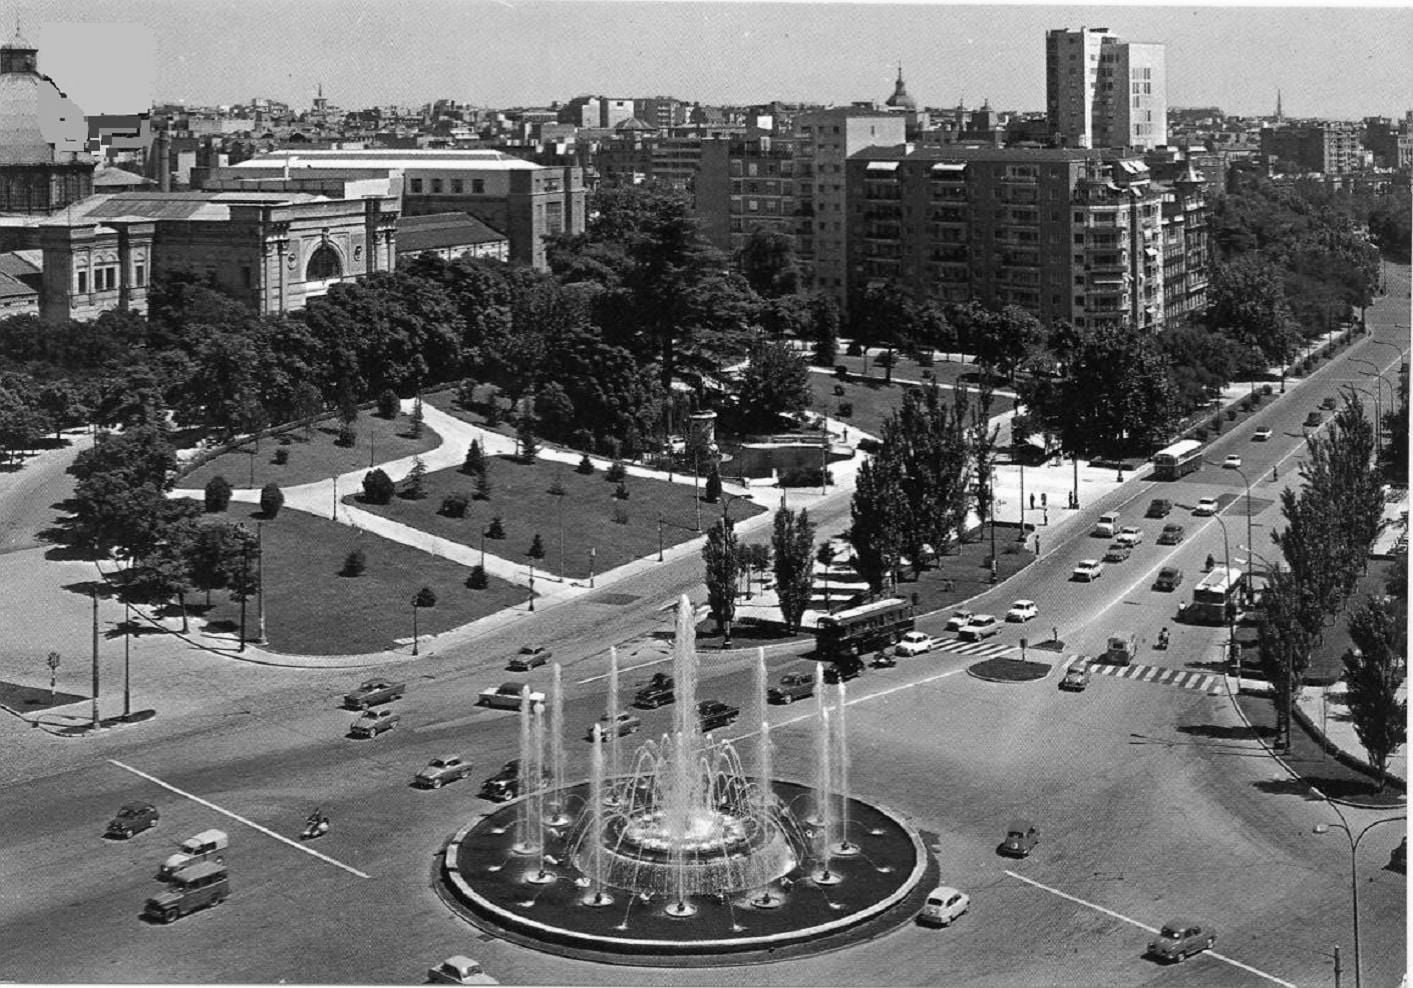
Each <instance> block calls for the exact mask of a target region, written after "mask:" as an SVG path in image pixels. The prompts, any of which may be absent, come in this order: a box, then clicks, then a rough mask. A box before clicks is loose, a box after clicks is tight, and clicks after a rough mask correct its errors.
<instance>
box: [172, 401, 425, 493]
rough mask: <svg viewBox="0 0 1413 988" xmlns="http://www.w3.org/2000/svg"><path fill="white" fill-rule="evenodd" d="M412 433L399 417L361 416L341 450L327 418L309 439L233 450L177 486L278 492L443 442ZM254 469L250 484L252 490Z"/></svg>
mask: <svg viewBox="0 0 1413 988" xmlns="http://www.w3.org/2000/svg"><path fill="white" fill-rule="evenodd" d="M410 428H411V421H410V418H409V416H407V415H402V414H399V415H398V416H397V417H396V418H393V419H391V420H389V419H385V418H382V417H381V416H379V415H377V414H372V413H369V412H367V411H362V412H360V413H359V415H358V421H357V422H356V423H355V424H354V429H355V431H356V432H357V437H358V441H357V442H356V443H355V444H354V445H353V446H351V447H344V446H339V445H336V444H335V442H334V440H335V439H337V438H338V434H339V422H338V418H337V417H336V416H330V417H329V418H327V419H323V420H321V421H319V422H317V423H315V425H314V429H313V432H312V433H311V434H309V435H306V433H305V430H304V429H301V428H295V429H291V430H290V431H289V432H288V433H287V434H286V437H285V438H288V439H289V440H290V442H289V445H281V439H279V438H275V437H270V436H267V437H266V438H264V439H261V440H260V444H259V449H258V450H257V449H256V447H255V444H254V443H246V444H244V445H243V446H241V447H240V448H239V449H237V450H232V451H231V452H229V453H222V454H221V455H220V456H218V457H216V458H215V459H213V460H211V461H209V462H208V463H204V464H202V465H201V466H199V467H197V468H196V469H195V470H193V471H192V472H191V473H189V474H187V475H186V476H185V477H182V478H181V479H179V480H178V481H177V486H178V487H185V488H195V489H200V488H203V487H205V486H206V482H207V481H208V480H210V479H211V478H212V477H215V476H216V475H218V474H219V475H221V476H223V477H225V478H226V480H227V481H228V482H229V483H230V485H231V486H232V487H236V488H241V487H251V486H253V487H264V486H265V485H266V484H268V483H271V482H273V483H276V484H279V485H280V486H281V487H294V486H295V485H297V484H312V483H314V482H315V481H318V480H328V479H329V478H330V477H334V476H337V475H338V474H341V473H348V472H349V471H350V470H359V469H363V470H367V469H368V460H369V455H370V453H371V455H372V456H373V457H374V458H375V459H376V461H377V462H378V463H386V462H387V461H389V460H396V459H399V458H401V457H404V456H413V455H415V454H417V453H425V452H426V451H427V450H429V449H436V448H437V447H438V446H440V445H441V442H442V440H441V436H439V435H437V433H436V432H434V431H433V430H432V429H429V428H428V427H427V426H426V425H423V426H422V435H421V436H419V437H418V438H415V439H414V438H412V436H411V435H410V434H409V433H408V430H409V429H410ZM370 444H371V448H370ZM280 449H283V450H288V452H289V462H287V463H285V464H284V465H283V466H281V465H280V464H278V463H276V462H275V451H276V450H280ZM252 454H254V455H253V456H252ZM252 468H253V469H254V477H255V482H254V484H251V470H252Z"/></svg>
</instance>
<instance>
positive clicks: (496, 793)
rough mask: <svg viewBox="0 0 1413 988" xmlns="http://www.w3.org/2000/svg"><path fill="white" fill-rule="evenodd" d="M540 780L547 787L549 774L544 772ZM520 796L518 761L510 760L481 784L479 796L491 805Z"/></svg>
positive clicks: (516, 759) (515, 759)
mask: <svg viewBox="0 0 1413 988" xmlns="http://www.w3.org/2000/svg"><path fill="white" fill-rule="evenodd" d="M541 778H542V779H543V780H544V784H545V785H548V784H549V781H550V774H549V773H548V772H545V773H543V774H542V776H541ZM519 795H520V759H518V758H512V759H511V760H510V761H508V762H506V763H505V764H504V765H503V766H501V769H500V771H499V772H497V773H496V774H495V775H493V776H491V777H490V778H489V779H487V780H486V781H485V782H482V783H481V791H480V796H481V798H482V799H486V800H490V801H491V802H492V803H504V802H505V801H506V800H508V799H514V798H515V797H516V796H519Z"/></svg>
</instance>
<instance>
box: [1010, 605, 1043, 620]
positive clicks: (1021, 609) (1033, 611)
mask: <svg viewBox="0 0 1413 988" xmlns="http://www.w3.org/2000/svg"><path fill="white" fill-rule="evenodd" d="M1039 613H1040V608H1039V607H1037V606H1036V604H1035V601H1033V600H1018V601H1016V602H1015V603H1014V604H1012V605H1011V609H1010V610H1009V611H1007V612H1006V620H1007V621H1029V620H1030V619H1031V618H1033V617H1035V616H1036V615H1037V614H1039Z"/></svg>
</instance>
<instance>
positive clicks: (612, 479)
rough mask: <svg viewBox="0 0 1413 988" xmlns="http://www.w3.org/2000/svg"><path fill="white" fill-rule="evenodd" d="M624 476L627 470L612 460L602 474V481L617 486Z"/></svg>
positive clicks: (626, 474)
mask: <svg viewBox="0 0 1413 988" xmlns="http://www.w3.org/2000/svg"><path fill="white" fill-rule="evenodd" d="M626 476H628V468H627V467H625V466H624V465H623V464H622V463H620V462H619V461H617V460H614V461H613V462H612V463H610V464H609V465H608V469H607V470H606V471H605V472H604V475H603V479H604V480H606V481H608V482H609V483H610V484H617V483H620V482H621V481H622V480H623V478H624V477H626Z"/></svg>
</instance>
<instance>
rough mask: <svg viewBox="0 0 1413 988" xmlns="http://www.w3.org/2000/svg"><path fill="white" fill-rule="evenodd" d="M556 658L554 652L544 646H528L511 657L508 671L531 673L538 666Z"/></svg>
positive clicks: (507, 667)
mask: <svg viewBox="0 0 1413 988" xmlns="http://www.w3.org/2000/svg"><path fill="white" fill-rule="evenodd" d="M553 656H554V652H552V651H550V650H549V649H547V648H545V647H544V646H543V645H526V646H525V647H524V648H522V649H521V650H520V651H519V652H518V653H516V654H515V655H513V656H511V659H510V662H509V663H508V664H507V665H506V667H505V668H506V669H508V670H509V671H510V672H529V671H530V670H531V669H534V668H535V667H536V666H542V665H544V664H545V663H546V662H548V661H549V660H550V659H551V658H552V657H553Z"/></svg>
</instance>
